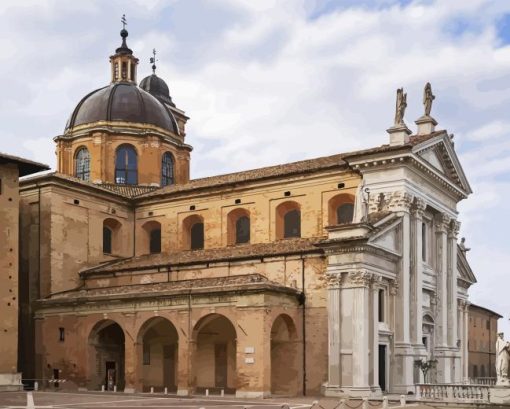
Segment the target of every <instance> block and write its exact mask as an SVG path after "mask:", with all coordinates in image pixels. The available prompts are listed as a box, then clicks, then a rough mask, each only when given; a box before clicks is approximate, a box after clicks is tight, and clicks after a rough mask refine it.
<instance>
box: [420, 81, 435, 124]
mask: <svg viewBox="0 0 510 409" xmlns="http://www.w3.org/2000/svg"><path fill="white" fill-rule="evenodd" d="M435 99H436V96H435V95H434V94H433V93H432V86H431V85H430V82H427V84H425V88H424V89H423V106H424V107H425V116H430V111H431V110H432V101H434V100H435Z"/></svg>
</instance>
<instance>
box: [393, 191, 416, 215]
mask: <svg viewBox="0 0 510 409" xmlns="http://www.w3.org/2000/svg"><path fill="white" fill-rule="evenodd" d="M413 200H414V196H413V195H411V194H410V193H407V192H404V191H398V192H394V193H393V194H392V195H391V196H390V199H389V208H390V209H391V210H393V211H398V210H403V211H405V212H409V211H410V209H411V206H412V205H413Z"/></svg>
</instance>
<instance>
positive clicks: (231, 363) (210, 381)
mask: <svg viewBox="0 0 510 409" xmlns="http://www.w3.org/2000/svg"><path fill="white" fill-rule="evenodd" d="M236 338H237V335H236V330H235V328H234V326H233V325H232V323H231V322H230V320H229V319H228V318H226V317H225V316H223V315H220V314H209V315H207V316H205V317H203V318H202V319H200V321H198V323H197V324H196V325H195V328H194V330H193V339H194V341H195V342H196V350H195V351H194V354H193V358H192V359H193V377H194V379H195V385H196V389H197V391H198V392H201V391H203V390H204V389H209V390H211V389H213V390H214V389H216V390H218V391H219V390H221V389H223V390H224V391H225V393H234V392H235V388H236Z"/></svg>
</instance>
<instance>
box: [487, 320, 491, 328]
mask: <svg viewBox="0 0 510 409" xmlns="http://www.w3.org/2000/svg"><path fill="white" fill-rule="evenodd" d="M487 329H489V330H490V329H491V321H490V320H487Z"/></svg>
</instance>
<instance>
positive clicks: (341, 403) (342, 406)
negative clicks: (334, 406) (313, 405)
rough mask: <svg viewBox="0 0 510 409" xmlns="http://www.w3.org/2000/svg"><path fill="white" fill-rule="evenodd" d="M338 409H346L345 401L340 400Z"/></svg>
mask: <svg viewBox="0 0 510 409" xmlns="http://www.w3.org/2000/svg"><path fill="white" fill-rule="evenodd" d="M338 409H345V399H340V403H339V404H338Z"/></svg>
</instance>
